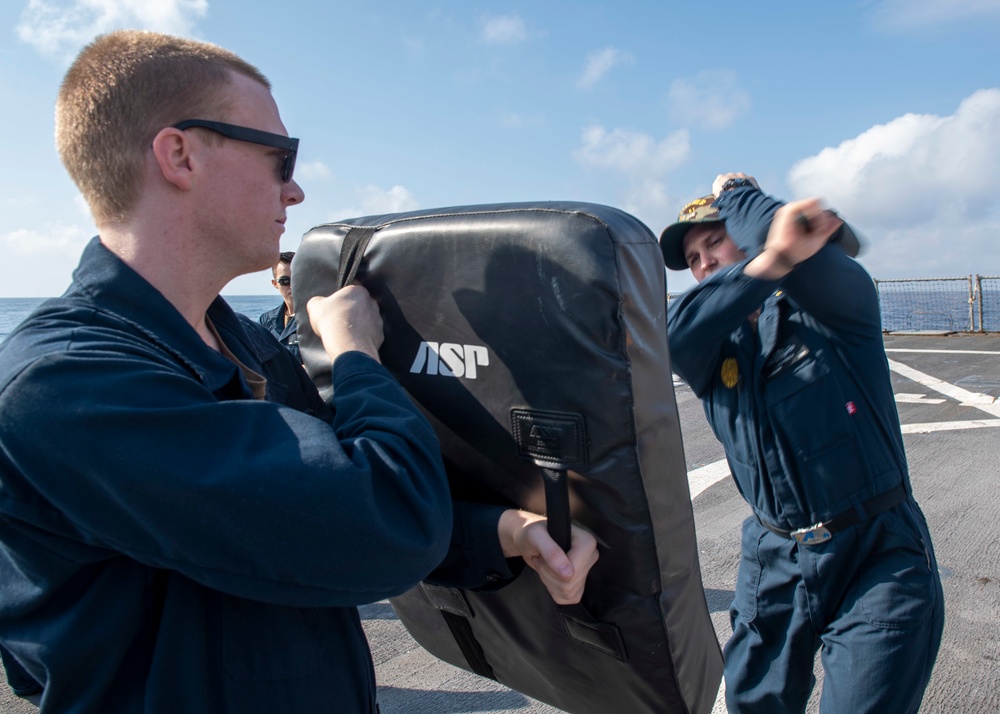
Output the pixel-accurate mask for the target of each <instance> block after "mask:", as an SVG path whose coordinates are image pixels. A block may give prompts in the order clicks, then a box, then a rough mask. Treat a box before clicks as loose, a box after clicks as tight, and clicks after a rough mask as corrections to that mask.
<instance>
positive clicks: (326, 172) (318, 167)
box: [295, 161, 333, 181]
mask: <svg viewBox="0 0 1000 714" xmlns="http://www.w3.org/2000/svg"><path fill="white" fill-rule="evenodd" d="M331 176H333V173H332V172H331V171H330V168H329V167H328V166H327V165H326V164H324V163H323V162H322V161H308V162H305V163H301V164H296V165H295V177H296V178H302V179H304V180H306V181H322V180H324V179H328V178H330V177H331Z"/></svg>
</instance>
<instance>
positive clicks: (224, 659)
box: [0, 239, 510, 714]
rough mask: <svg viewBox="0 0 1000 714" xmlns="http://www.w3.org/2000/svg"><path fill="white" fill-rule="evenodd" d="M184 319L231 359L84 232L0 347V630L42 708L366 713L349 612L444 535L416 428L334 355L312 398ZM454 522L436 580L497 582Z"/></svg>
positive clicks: (438, 548) (438, 551)
mask: <svg viewBox="0 0 1000 714" xmlns="http://www.w3.org/2000/svg"><path fill="white" fill-rule="evenodd" d="M208 316H209V318H210V320H211V323H212V324H213V325H214V327H215V329H216V330H217V332H218V334H219V336H220V337H221V339H222V341H223V343H224V344H225V346H226V348H228V350H229V351H230V352H231V353H232V356H233V358H234V359H235V360H237V361H238V362H239V363H240V364H241V365H242V366H243V368H239V367H237V365H236V363H234V361H232V360H230V359H227V358H226V357H224V356H222V355H221V354H219V353H218V352H215V351H214V350H212V349H210V348H209V347H208V346H206V345H205V344H204V342H203V341H202V340H201V338H200V337H199V336H198V334H197V333H196V332H195V331H194V330H193V329H192V328H191V326H190V325H189V324H188V323H187V322H185V320H184V319H183V318H182V316H181V315H180V314H179V313H178V312H177V311H176V310H175V309H174V307H173V306H172V305H171V304H169V303H168V302H167V301H166V300H165V298H164V297H163V296H162V295H161V294H160V293H159V292H158V291H157V290H155V289H154V288H153V287H152V286H151V285H149V284H148V283H147V282H146V281H145V280H143V279H142V278H141V277H140V276H139V275H138V274H136V273H135V272H134V271H132V270H131V269H130V268H129V267H128V266H126V265H125V264H124V263H122V262H121V261H120V260H119V259H118V258H116V257H115V256H114V255H113V254H111V253H110V252H109V251H108V250H107V249H105V248H104V247H103V246H102V245H101V244H100V243H99V242H97V240H96V239H95V240H94V241H93V242H91V244H90V245H89V246H88V247H87V248H86V250H85V251H84V254H83V257H82V259H81V263H80V266H79V267H78V269H77V271H76V272H75V274H74V280H73V283H72V285H71V287H70V288H69V290H68V291H67V293H66V294H65V295H64V296H63V297H61V298H58V299H55V300H51V301H48V302H46V303H45V304H44V305H43V306H42V307H41V308H40V309H39V310H38V311H37V312H36V313H35V314H33V315H32V316H31V317H29V318H28V319H27V320H26V321H25V322H24V323H23V324H22V325H21V326H20V327H19V328H18V329H17V330H15V332H14V333H12V334H11V335H10V336H9V337H8V339H7V340H6V341H5V342H4V343H3V345H2V346H0V544H2V548H0V642H2V643H3V645H4V646H5V647H6V648H7V649H8V650H10V652H11V653H13V654H14V655H15V656H16V657H17V659H18V661H19V662H20V663H21V664H22V665H24V667H25V668H26V669H27V670H28V672H29V673H30V675H31V676H32V677H33V678H34V679H35V680H37V681H38V682H40V683H41V684H42V685H43V686H44V694H43V699H42V711H43V712H48V711H53V712H55V711H58V712H101V713H103V712H164V713H167V712H169V713H171V714H174V713H176V712H234V713H235V712H238V713H239V714H247V713H253V712H276V711H301V712H322V711H328V712H348V713H353V712H365V713H367V712H372V711H374V708H375V682H374V671H373V666H372V662H371V657H370V654H369V651H368V646H367V642H366V640H365V637H364V633H363V631H362V628H361V622H360V619H359V616H358V613H357V609H356V606H357V605H358V604H361V603H368V602H374V601H377V600H380V599H382V598H385V597H389V596H392V595H396V594H399V593H401V592H403V591H404V590H406V589H408V588H409V587H411V586H412V585H414V584H415V583H416V582H417V581H419V580H420V579H421V578H424V577H425V576H426V575H427V574H428V573H429V572H430V571H431V570H432V569H433V568H434V567H435V566H436V565H438V563H439V562H441V560H442V559H443V558H444V556H445V554H446V552H447V550H448V548H449V537H450V535H451V533H452V507H451V502H450V498H449V494H448V484H447V479H446V476H445V473H444V468H443V465H442V463H441V457H440V454H439V450H438V448H439V447H438V442H437V439H436V437H435V434H434V431H433V430H432V428H431V427H430V425H429V424H428V423H427V421H426V420H425V419H424V418H423V416H421V414H420V413H419V411H418V410H417V409H416V408H415V407H414V406H413V404H412V403H411V401H410V400H409V398H408V397H407V396H406V394H405V393H404V392H403V390H402V389H401V388H400V387H399V385H398V384H397V383H396V382H395V381H394V380H393V379H392V377H391V376H390V375H389V373H388V372H387V371H386V370H385V369H384V368H383V367H382V366H381V365H379V364H378V363H377V362H376V361H375V360H372V359H371V358H369V357H367V356H365V355H363V354H361V353H359V352H351V353H347V354H344V355H342V356H340V357H339V358H338V359H337V360H336V362H335V364H334V365H333V367H332V369H333V383H334V387H335V395H334V397H333V398H332V401H331V404H330V405H329V406H328V405H327V404H325V403H324V402H323V401H322V400H321V399H320V398H319V395H318V393H317V392H316V390H315V387H313V385H312V384H311V383H310V382H309V381H308V379H307V377H306V375H305V371H304V370H303V369H302V368H301V366H300V365H299V364H297V363H296V361H295V360H294V358H293V357H292V355H291V354H290V353H289V352H287V350H285V349H284V348H283V347H281V346H280V345H279V344H278V343H277V342H276V341H275V340H274V339H273V338H272V337H271V336H270V335H269V334H268V333H267V332H266V331H265V330H264V328H262V327H261V326H259V325H257V324H256V323H254V322H253V321H252V320H249V319H248V318H245V317H242V316H237V315H235V314H234V313H233V312H232V310H231V309H230V308H229V306H228V305H227V304H226V303H225V301H223V300H222V299H221V298H219V299H217V300H216V301H215V302H214V303H213V304H212V306H211V308H210V309H209V312H208ZM254 374H258V375H262V376H264V377H265V378H266V380H267V382H266V396H267V399H268V400H267V401H263V400H259V399H255V398H254V395H253V393H252V390H251V385H252V384H253V383H254V382H257V381H258V380H256V379H255V378H254V376H253V375H254ZM258 396H259V395H258ZM468 515H469V519H468V522H463V521H462V520H461V519H460V520H459V523H458V525H457V526H456V529H455V530H456V533H457V532H459V531H461V533H463V534H467V535H468V536H469V537H468V540H467V541H466V542H464V543H463V544H462V545H463V548H464V551H463V552H464V553H465V555H466V558H465V559H464V560H463V561H462V567H463V568H464V570H463V571H462V572H460V573H459V576H460V577H461V578H463V579H467V580H477V579H478V580H479V582H481V583H485V582H487V581H496V580H497V576H496V573H499V574H500V575H501V576H503V577H509V576H510V571H509V570H506V561H505V560H504V558H503V555H502V552H501V551H500V547H499V543H498V542H497V536H496V516H497V515H498V513H497V512H491V513H488V514H486V515H485V516H483V509H478V510H475V511H472V510H470V512H469V514H468ZM480 516H483V517H480ZM474 566H477V567H480V568H481V572H473V571H474V570H475V567H474ZM490 576H492V577H490ZM438 580H439V581H442V582H448V573H442V574H439V577H438ZM467 580H463V581H462V582H456V583H455V584H457V585H464V586H472V585H473V583H470V582H468V581H467Z"/></svg>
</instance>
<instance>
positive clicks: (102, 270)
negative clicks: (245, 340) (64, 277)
mask: <svg viewBox="0 0 1000 714" xmlns="http://www.w3.org/2000/svg"><path fill="white" fill-rule="evenodd" d="M74 294H78V295H80V296H81V297H84V298H85V299H87V300H88V301H89V302H91V303H93V305H94V306H95V307H96V308H98V309H99V310H101V311H105V312H110V313H113V314H115V315H116V316H118V317H119V318H120V319H122V320H124V321H126V322H128V323H129V324H131V325H132V326H133V327H134V328H135V329H137V330H139V331H141V332H142V333H143V334H144V335H145V336H146V337H147V338H148V339H149V340H150V341H152V342H154V343H156V344H158V345H159V346H160V347H162V348H163V349H165V350H167V351H168V352H170V353H172V354H173V355H175V356H176V357H177V359H178V360H180V361H181V362H182V363H183V364H184V365H185V366H186V367H187V368H188V369H189V370H190V371H192V372H194V373H195V374H196V375H197V376H198V378H199V379H200V380H201V381H202V383H203V384H204V385H205V386H206V387H207V388H208V389H210V390H211V391H213V392H215V391H216V390H218V389H221V388H222V387H223V386H225V385H226V384H228V383H229V382H231V381H232V379H233V376H234V375H235V374H236V373H237V371H238V370H237V368H236V365H234V364H233V363H232V362H231V361H230V360H228V359H226V358H225V357H223V356H222V355H221V354H219V353H218V352H216V351H215V350H213V349H212V348H210V347H209V346H208V345H206V344H205V342H204V341H203V340H202V339H201V336H200V335H198V333H197V332H196V331H195V329H194V328H193V327H192V326H191V325H190V324H188V322H187V320H185V319H184V317H183V316H182V315H181V314H180V312H179V311H178V310H177V308H175V307H174V306H173V304H172V303H171V302H170V301H169V300H167V299H166V298H165V297H164V296H163V294H162V293H161V292H160V291H159V290H157V289H156V288H155V287H153V286H152V285H151V284H150V283H149V282H148V281H146V279H145V278H143V277H142V276H141V275H139V274H138V273H137V272H135V271H134V270H133V269H132V268H130V267H129V266H128V265H126V264H125V263H124V262H123V261H122V260H121V259H120V258H119V257H118V256H116V255H115V254H114V253H112V252H111V251H110V250H108V249H107V247H105V246H104V245H103V244H102V243H101V242H100V240H99V238H96V237H95V238H93V239H92V240H91V241H90V243H89V244H88V245H87V246H86V248H84V250H83V255H82V256H81V258H80V264H79V265H78V266H77V269H76V270H75V271H74V272H73V284H72V286H71V287H70V289H69V290H68V291H67V292H66V294H65V295H64V297H66V298H73V297H74ZM207 314H208V316H209V319H211V320H212V322H213V323H214V324H215V325H216V328H217V329H219V330H220V332H222V333H223V334H227V335H228V334H233V333H235V334H236V335H239V334H242V333H243V328H242V326H241V325H240V323H239V318H238V317H237V316H236V314H235V313H234V312H233V310H232V308H230V307H229V305H228V304H227V303H226V301H225V300H224V299H223V298H222V297H216V298H215V300H214V301H213V302H212V304H211V306H210V307H209V309H208V313H207ZM227 346H229V348H230V349H231V350H232V351H233V352H234V354H236V355H237V356H238V357H239V358H240V359H241V360H243V359H244V358H245V357H248V355H247V353H246V351H245V350H244V349H241V346H240V345H238V344H236V345H230V344H229V342H227ZM254 356H255V355H254ZM248 358H249V359H251V360H252V357H248ZM248 364H249V362H248Z"/></svg>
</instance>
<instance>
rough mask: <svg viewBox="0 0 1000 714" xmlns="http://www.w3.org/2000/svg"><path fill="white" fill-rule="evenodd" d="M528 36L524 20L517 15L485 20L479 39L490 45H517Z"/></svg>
mask: <svg viewBox="0 0 1000 714" xmlns="http://www.w3.org/2000/svg"><path fill="white" fill-rule="evenodd" d="M528 36H529V35H528V28H527V27H526V26H525V24H524V20H522V19H521V16H520V15H516V14H515V15H501V16H497V17H488V18H485V19H484V20H483V27H482V31H481V32H480V33H479V39H480V40H482V41H483V42H485V43H486V44H488V45H516V44H519V43H521V42H524V41H525V40H527V39H528Z"/></svg>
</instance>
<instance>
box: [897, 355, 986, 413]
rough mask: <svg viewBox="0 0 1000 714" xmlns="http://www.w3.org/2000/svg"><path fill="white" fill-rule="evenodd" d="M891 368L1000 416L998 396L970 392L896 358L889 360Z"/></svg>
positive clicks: (947, 395)
mask: <svg viewBox="0 0 1000 714" xmlns="http://www.w3.org/2000/svg"><path fill="white" fill-rule="evenodd" d="M889 369H891V370H892V371H893V372H895V373H896V374H899V375H902V376H903V377H906V378H907V379H912V380H913V381H914V382H917V383H918V384H922V385H924V386H925V387H927V388H928V389H933V390H934V391H935V392H938V393H940V394H943V395H945V396H946V397H949V398H950V399H954V400H956V401H957V402H960V403H961V404H962V406H964V407H974V408H976V409H980V410H982V411H984V412H986V413H987V414H992V415H993V416H995V417H1000V404H998V403H997V400H996V397H991V396H990V395H988V394H979V393H978V392H970V391H969V390H967V389H962V388H961V387H956V386H955V385H954V384H948V383H947V382H943V381H941V380H940V379H938V378H937V377H932V376H930V375H929V374H924V373H923V372H919V371H917V370H915V369H913V368H912V367H907V366H906V365H905V364H902V363H901V362H896V361H894V360H889Z"/></svg>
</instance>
